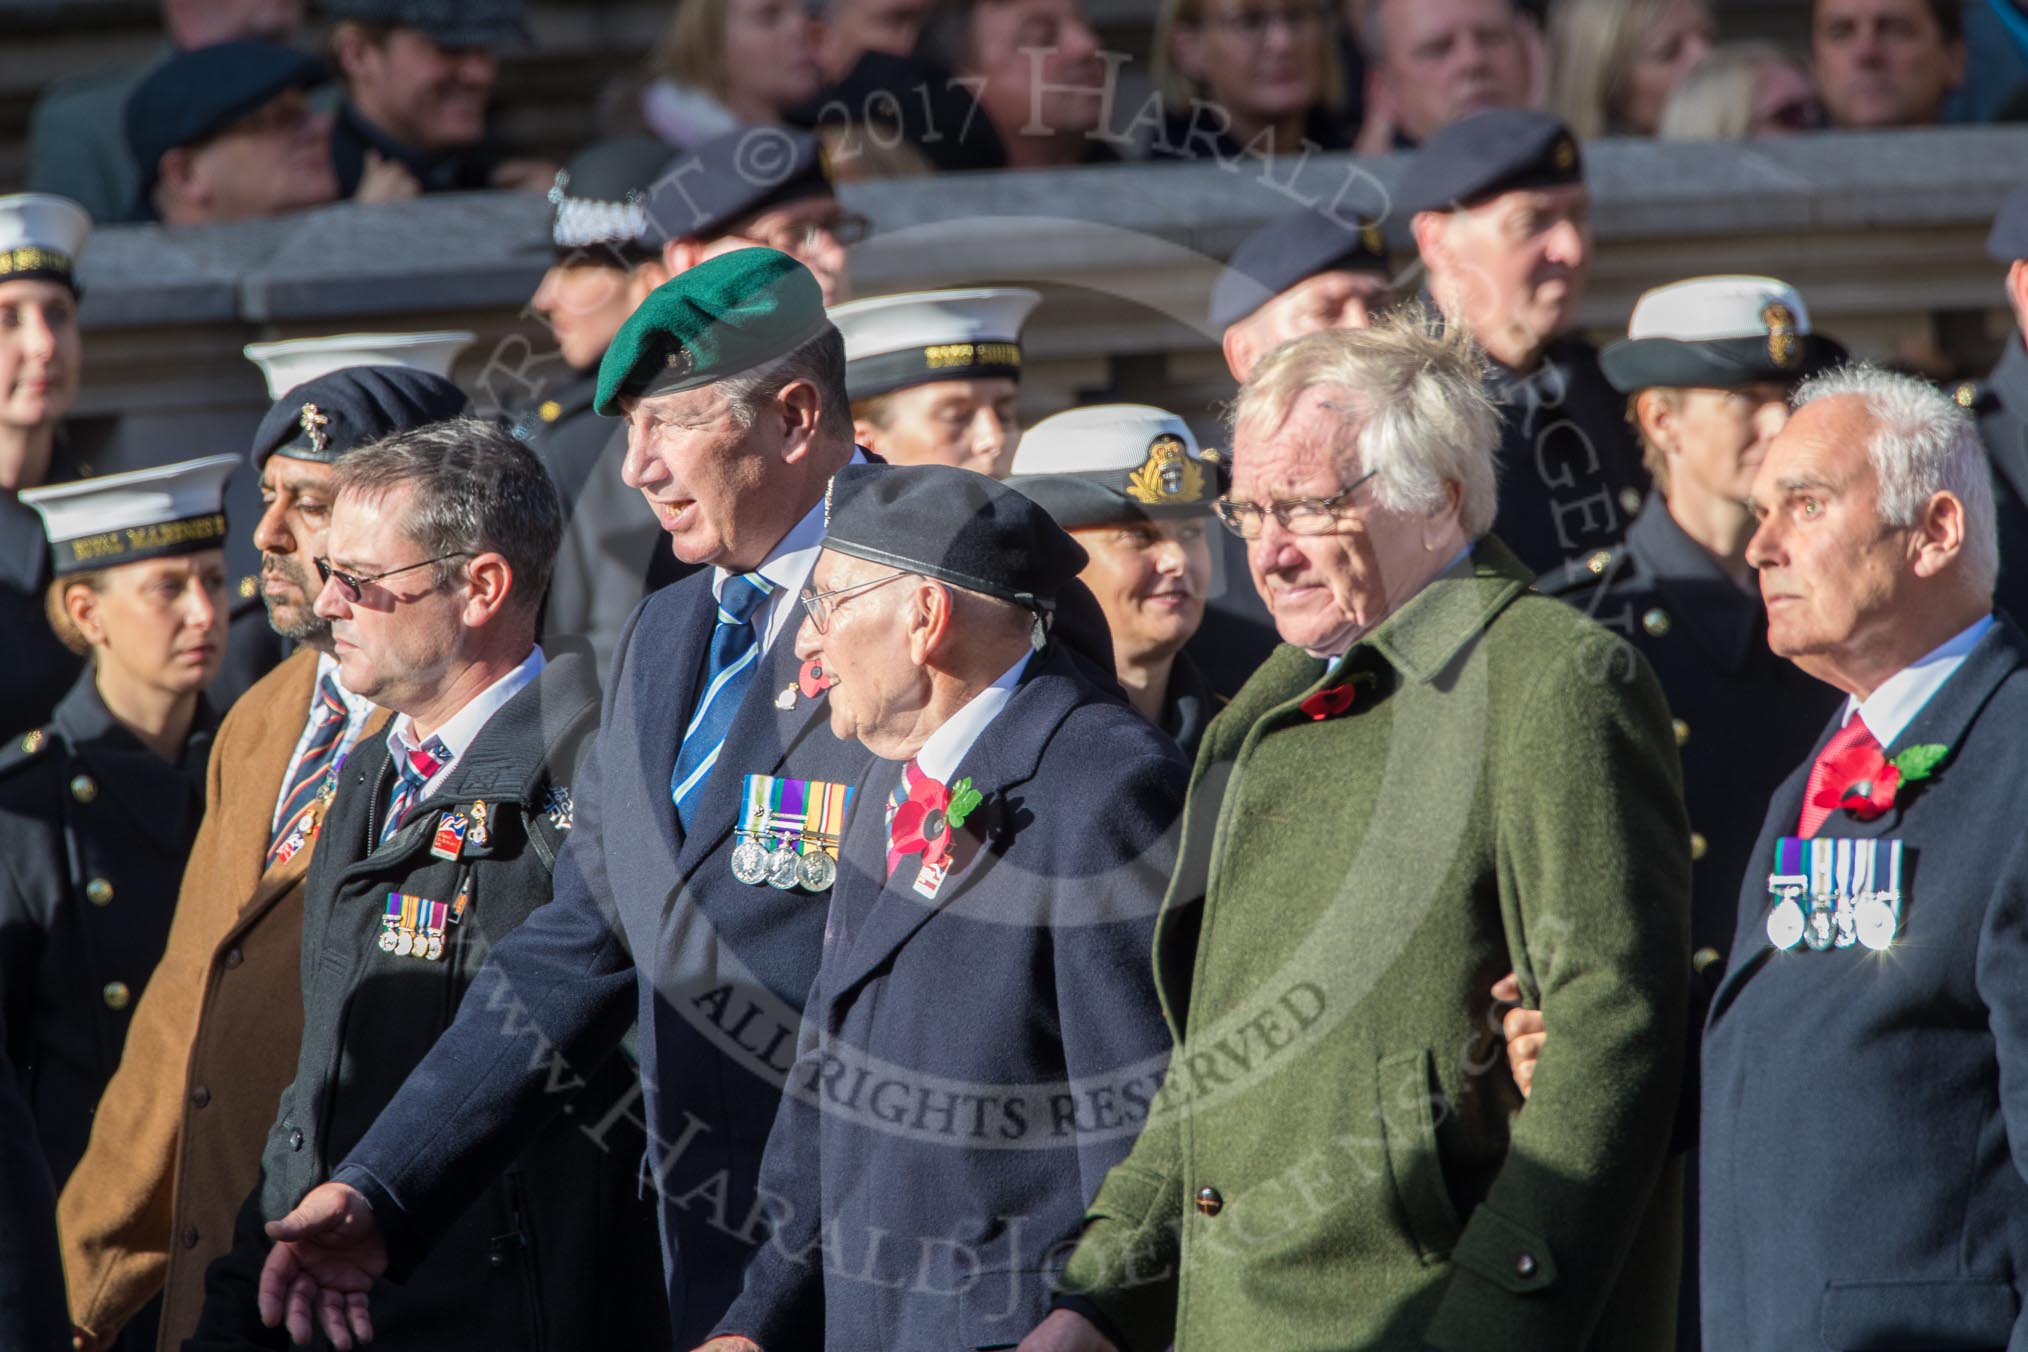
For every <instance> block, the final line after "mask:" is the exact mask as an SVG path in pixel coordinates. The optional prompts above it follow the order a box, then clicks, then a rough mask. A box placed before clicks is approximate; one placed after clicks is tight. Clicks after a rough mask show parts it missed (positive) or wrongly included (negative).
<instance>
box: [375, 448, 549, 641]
mask: <svg viewBox="0 0 2028 1352" xmlns="http://www.w3.org/2000/svg"><path fill="white" fill-rule="evenodd" d="M336 468H337V484H336V488H335V490H334V491H335V492H336V493H341V494H342V493H350V494H353V495H355V496H362V497H368V498H378V497H382V496H384V495H386V494H388V493H390V492H394V491H396V490H399V489H407V490H408V492H409V494H410V499H409V502H408V504H407V508H406V510H405V511H404V513H403V516H402V529H403V531H404V533H406V534H407V536H408V538H409V539H410V540H411V541H413V542H414V544H415V545H416V547H417V548H418V549H420V550H421V551H422V553H423V557H424V558H435V557H436V556H438V555H439V554H454V555H472V554H498V555H500V556H501V557H502V558H504V559H506V560H507V566H508V567H509V568H511V569H512V570H513V574H514V580H513V584H512V589H511V592H510V594H509V604H510V605H511V606H513V607H514V608H515V609H517V610H519V611H521V612H522V613H524V614H525V615H526V616H528V617H529V618H530V619H533V618H534V616H535V615H536V613H537V612H538V611H539V610H540V609H541V606H542V597H543V593H544V592H546V591H548V590H549V573H550V569H551V567H552V566H554V564H555V562H556V547H557V544H558V542H559V541H561V540H562V538H563V503H562V502H561V501H560V500H559V499H558V497H557V495H556V487H555V485H553V484H552V483H550V481H549V474H548V472H547V471H546V470H544V469H543V468H542V463H541V462H540V461H538V460H537V459H536V458H535V456H534V455H533V454H532V453H531V452H530V451H529V449H528V448H527V447H526V446H524V445H522V444H521V443H520V442H519V441H517V440H515V439H514V438H513V437H512V436H511V435H509V434H508V433H507V432H506V431H505V430H504V429H502V428H501V427H500V425H499V424H498V423H493V422H488V421H486V420H485V419H483V418H451V419H447V420H446V421H444V422H437V423H430V424H429V425H427V426H425V427H417V428H413V429H410V430H408V431H405V432H396V433H394V434H393V435H391V436H386V437H382V438H381V439H380V440H379V441H376V442H373V443H372V444H371V445H368V446H362V447H360V448H359V449H357V450H355V451H351V452H349V453H348V454H346V455H345V456H344V457H342V458H341V459H340V460H339V461H338V462H337V466H336ZM465 563H466V560H465V559H462V558H449V559H445V560H444V561H442V562H441V563H438V564H437V565H436V566H435V567H434V568H433V569H432V570H431V575H432V577H433V578H434V579H435V581H436V583H437V585H438V586H442V585H444V584H445V583H447V582H449V581H450V580H451V579H452V578H454V577H456V576H457V575H458V574H459V572H460V571H461V570H462V569H463V567H464V565H465Z"/></svg>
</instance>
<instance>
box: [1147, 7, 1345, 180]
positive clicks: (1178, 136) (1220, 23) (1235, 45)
mask: <svg viewBox="0 0 2028 1352" xmlns="http://www.w3.org/2000/svg"><path fill="white" fill-rule="evenodd" d="M1333 17H1334V16H1333V12H1332V9H1331V6H1330V5H1328V4H1327V3H1325V0H1164V2H1163V5H1162V12H1161V14H1160V15H1159V16H1158V17H1157V19H1156V20H1155V34H1154V44H1153V46H1154V76H1155V86H1156V88H1157V89H1158V90H1160V91H1161V94H1162V107H1163V111H1164V118H1163V129H1162V133H1161V135H1160V137H1159V138H1158V139H1157V140H1156V141H1155V142H1154V144H1153V145H1152V146H1150V148H1149V150H1150V154H1152V155H1153V156H1154V157H1155V158H1156V159H1185V160H1188V159H1205V158H1212V157H1216V158H1220V159H1228V160H1229V159H1233V158H1235V157H1237V156H1238V155H1239V154H1240V152H1241V151H1242V150H1249V149H1250V150H1252V151H1254V152H1255V153H1260V154H1272V155H1295V154H1300V153H1302V150H1303V144H1304V142H1305V141H1307V142H1309V143H1310V144H1311V145H1313V146H1315V147H1316V148H1318V149H1322V150H1346V149H1350V148H1351V144H1352V140H1351V129H1350V128H1349V127H1347V126H1346V125H1345V124H1344V120H1343V111H1344V107H1345V79H1344V73H1343V70H1342V69H1341V67H1340V64H1339V60H1338V44H1337V35H1336V32H1335V30H1334V28H1333Z"/></svg>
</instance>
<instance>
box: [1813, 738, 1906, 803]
mask: <svg viewBox="0 0 2028 1352" xmlns="http://www.w3.org/2000/svg"><path fill="white" fill-rule="evenodd" d="M1824 770H1825V773H1824V786H1823V787H1822V788H1821V789H1818V790H1817V796H1816V797H1815V798H1814V799H1812V800H1811V802H1812V803H1813V804H1814V805H1815V806H1817V807H1825V808H1834V809H1835V808H1844V809H1845V810H1846V811H1847V812H1849V813H1851V814H1852V815H1853V816H1854V817H1857V818H1858V819H1859V820H1860V821H1862V822H1867V821H1872V820H1873V819H1874V818H1875V817H1878V816H1879V815H1880V814H1881V813H1883V812H1885V811H1887V809H1889V808H1891V807H1893V806H1894V795H1895V794H1896V793H1897V792H1898V791H1899V790H1900V788H1901V770H1900V768H1899V767H1898V766H1896V765H1895V764H1894V763H1893V762H1891V761H1889V760H1888V759H1887V757H1886V756H1884V755H1882V754H1881V752H1880V748H1879V747H1877V746H1855V747H1851V748H1849V749H1847V750H1845V751H1841V752H1839V753H1838V754H1837V755H1836V756H1833V757H1832V758H1831V759H1830V760H1829V761H1827V762H1826V763H1825V766H1824Z"/></svg>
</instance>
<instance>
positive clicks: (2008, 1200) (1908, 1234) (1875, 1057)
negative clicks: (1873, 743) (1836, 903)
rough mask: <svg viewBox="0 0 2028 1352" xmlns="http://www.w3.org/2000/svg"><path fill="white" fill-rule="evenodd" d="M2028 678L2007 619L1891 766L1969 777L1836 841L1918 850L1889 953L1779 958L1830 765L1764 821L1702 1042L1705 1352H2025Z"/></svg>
mask: <svg viewBox="0 0 2028 1352" xmlns="http://www.w3.org/2000/svg"><path fill="white" fill-rule="evenodd" d="M2024 663H2028V636H2024V635H2023V634H2022V632H2021V630H2020V629H2018V628H2016V627H2015V625H2014V624H2013V623H2012V621H2009V620H2005V619H2002V620H2001V622H2000V623H1999V624H1998V625H1997V626H1995V627H1994V628H1993V629H1992V630H1990V631H1989V632H1987V634H1986V635H1985V636H1984V637H1983V638H1981V639H1980V641H1979V643H1978V645H1977V646H1976V647H1974V648H1973V649H1972V651H1971V653H1970V654H1969V655H1968V656H1967V657H1966V658H1965V660H1964V664H1963V665H1962V666H1960V667H1959V668H1958V670H1957V671H1956V672H1955V673H1954V674H1953V675H1952V676H1951V677H1950V679H1949V680H1948V681H1947V682H1945V684H1944V685H1943V687H1942V688H1941V689H1939V690H1938V691H1937V692H1936V694H1934V695H1932V696H1931V697H1930V699H1929V702H1928V703H1927V704H1925V705H1924V706H1923V708H1922V710H1921V711H1920V712H1919V713H1918V714H1917V715H1916V716H1915V718H1914V720H1913V721H1912V722H1910V723H1909V725H1908V727H1907V728H1906V729H1904V730H1903V732H1902V733H1901V735H1900V736H1898V737H1896V738H1895V739H1894V741H1893V742H1892V743H1890V744H1889V745H1888V746H1887V747H1886V748H1884V750H1885V752H1886V754H1887V755H1889V756H1893V755H1896V754H1898V753H1899V752H1900V751H1901V750H1902V749H1904V748H1907V747H1911V746H1921V745H1942V746H1946V747H1948V748H1950V757H1949V759H1948V760H1946V761H1945V762H1944V763H1943V765H1942V767H1941V768H1940V769H1939V770H1938V771H1937V772H1936V773H1935V775H1934V776H1933V777H1932V778H1930V779H1928V780H1925V781H1922V782H1920V783H1919V784H1911V785H1905V786H1903V788H1902V790H1901V792H1900V794H1899V795H1898V796H1897V799H1896V805H1895V806H1894V807H1893V808H1891V809H1889V810H1888V811H1887V812H1886V813H1885V814H1883V815H1882V816H1880V817H1877V818H1875V819H1874V820H1872V821H1859V820H1857V819H1855V818H1853V817H1851V816H1849V815H1848V814H1846V813H1844V812H1835V813H1833V814H1832V816H1831V817H1830V818H1829V819H1828V820H1827V821H1826V822H1825V824H1824V825H1823V827H1821V828H1820V830H1819V832H1818V835H1819V836H1822V837H1839V838H1842V837H1852V838H1855V839H1862V840H1864V839H1870V840H1900V841H1902V842H1903V847H1904V848H1903V854H1902V872H1901V892H1902V901H1901V927H1900V933H1899V935H1898V936H1897V937H1896V938H1895V940H1894V943H1893V945H1892V946H1891V947H1890V948H1889V949H1887V950H1886V951H1885V952H1874V951H1873V950H1871V949H1869V948H1866V947H1864V946H1861V945H1857V944H1855V945H1853V946H1851V947H1849V948H1844V949H1837V948H1833V949H1829V950H1826V951H1824V952H1821V953H1819V952H1814V951H1812V950H1811V949H1809V948H1808V947H1807V946H1802V947H1798V948H1796V949H1795V950H1793V951H1787V952H1785V951H1782V950H1780V949H1777V948H1775V947H1774V946H1773V944H1772V943H1771V942H1770V941H1769V939H1768V937H1767V931H1766V919H1767V913H1768V909H1769V898H1768V888H1767V876H1768V873H1769V872H1770V868H1771V866H1772V864H1773V862H1774V847H1775V840H1776V838H1777V837H1780V836H1785V835H1788V836H1792V835H1794V834H1795V832H1796V827H1797V819H1798V817H1799V816H1800V814H1801V811H1802V804H1803V787H1804V783H1805V781H1806V779H1807V776H1808V773H1809V767H1810V764H1811V763H1812V762H1813V761H1814V760H1815V759H1816V752H1817V748H1813V749H1812V750H1811V751H1810V752H1809V753H1808V755H1807V756H1806V757H1805V758H1804V760H1803V761H1802V763H1800V764H1799V765H1798V766H1797V767H1796V771H1795V773H1794V774H1792V775H1790V776H1789V778H1788V780H1787V781H1786V782H1784V783H1783V784H1782V785H1781V787H1780V788H1779V789H1777V790H1776V791H1775V794H1774V797H1773V798H1772V800H1771V801H1770V802H1769V804H1768V809H1767V818H1766V824H1765V825H1764V826H1763V828H1762V830H1761V834H1760V840H1759V842H1758V844H1757V845H1756V847H1755V852H1754V865H1753V868H1752V869H1751V871H1750V872H1749V875H1748V877H1747V878H1746V880H1745V881H1744V882H1743V883H1742V884H1741V886H1740V895H1739V933H1738V938H1736V939H1735V940H1734V941H1733V945H1732V960H1731V965H1730V966H1729V967H1728V969H1727V971H1726V974H1725V979H1724V981H1723V982H1722V983H1721V984H1720V986H1719V988H1718V994H1717V996H1716V998H1715V999H1714V1001H1713V1003H1712V1007H1711V1017H1710V1020H1709V1022H1708V1023H1707V1025H1706V1027H1705V1033H1704V1119H1703V1137H1702V1149H1701V1151H1700V1154H1701V1156H1702V1160H1703V1180H1702V1200H1703V1207H1702V1221H1701V1223H1702V1226H1703V1254H1702V1263H1703V1272H1704V1292H1703V1295H1704V1299H1703V1312H1704V1334H1705V1344H1704V1345H1705V1346H1706V1347H1710V1348H1725V1349H1727V1352H1733V1350H1734V1349H1737V1352H1763V1350H1764V1352H1774V1350H1775V1349H1781V1352H1791V1350H1792V1349H1795V1348H1799V1347H1812V1348H1816V1347H1823V1348H1830V1349H1833V1350H1834V1352H1836V1350H1838V1349H1858V1348H1915V1347H1922V1348H1964V1349H1973V1348H1980V1349H1984V1348H1993V1349H1997V1348H2007V1349H2010V1350H2011V1352H2019V1349H2022V1348H2028V1315H2024V1313H2023V1302H2022V1292H2023V1291H2024V1290H2028V1074H2024V1066H2028V836H2024V835H2023V833H2022V830H2021V814H2020V792H2021V767H2022V766H2023V765H2024V764H2028V668H2024ZM1836 724H1837V720H1836V719H1834V720H1832V723H1831V724H1830V725H1829V726H1826V727H1825V728H1824V730H1823V736H1822V737H1821V738H1820V739H1819V742H1818V748H1821V746H1822V744H1823V742H1825V741H1828V740H1829V738H1830V735H1831V733H1832V731H1833V730H1834V729H1835V727H1836Z"/></svg>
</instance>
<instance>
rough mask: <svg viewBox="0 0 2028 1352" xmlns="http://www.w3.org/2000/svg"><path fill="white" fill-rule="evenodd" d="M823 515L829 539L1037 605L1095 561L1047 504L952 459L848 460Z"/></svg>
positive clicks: (896, 564) (876, 559) (843, 548)
mask: <svg viewBox="0 0 2028 1352" xmlns="http://www.w3.org/2000/svg"><path fill="white" fill-rule="evenodd" d="M825 517H826V520H825V526H824V548H826V549H829V550H834V551H836V552H837V553H840V554H850V555H851V556H852V557H854V558H859V559H866V560H868V561H870V562H873V563H883V564H886V565H888V566H889V567H891V568H901V569H905V570H906V571H908V572H911V573H920V574H922V575H923V576H924V577H933V578H936V579H938V580H939V581H942V582H948V583H950V584H951V585H952V586H954V587H963V588H965V589H966V590H968V591H975V592H982V593H984V594H985V595H987V596H997V597H999V598H1000V599H1001V600H1003V601H1012V602H1014V603H1015V604H1017V605H1023V606H1027V607H1028V608H1029V609H1031V610H1035V611H1038V612H1046V611H1051V610H1053V609H1054V608H1055V605H1056V597H1057V594H1058V592H1060V591H1061V590H1062V589H1063V588H1064V586H1065V585H1066V584H1067V583H1069V582H1071V581H1072V580H1073V579H1075V578H1076V577H1077V575H1078V574H1079V573H1080V572H1082V571H1083V570H1084V566H1085V564H1087V563H1089V562H1090V561H1091V560H1090V556H1089V555H1087V554H1086V553H1085V552H1084V548H1083V547H1082V546H1081V545H1079V544H1078V542H1077V541H1075V540H1073V539H1071V538H1070V536H1069V535H1068V534H1066V533H1065V532H1064V530H1063V528H1062V527H1061V526H1059V525H1057V524H1056V522H1054V521H1053V520H1051V519H1050V516H1049V513H1048V512H1046V511H1044V510H1043V509H1042V508H1041V507H1039V506H1037V505H1036V504H1035V503H1033V502H1030V501H1029V500H1028V499H1027V498H1025V497H1023V496H1022V495H1021V494H1019V493H1017V492H1015V491H1014V490H1013V489H1011V488H1009V487H1007V485H1005V484H1003V483H1000V482H999V481H998V480H995V479H989V478H987V477H986V476H985V475H983V474H978V473H975V472H973V471H972V470H968V469H958V468H956V467H955V466H952V465H847V466H846V467H845V468H844V469H841V470H839V471H838V473H837V474H836V475H835V476H834V477H833V478H832V480H831V488H830V492H829V493H828V494H827V495H826V498H825Z"/></svg>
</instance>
